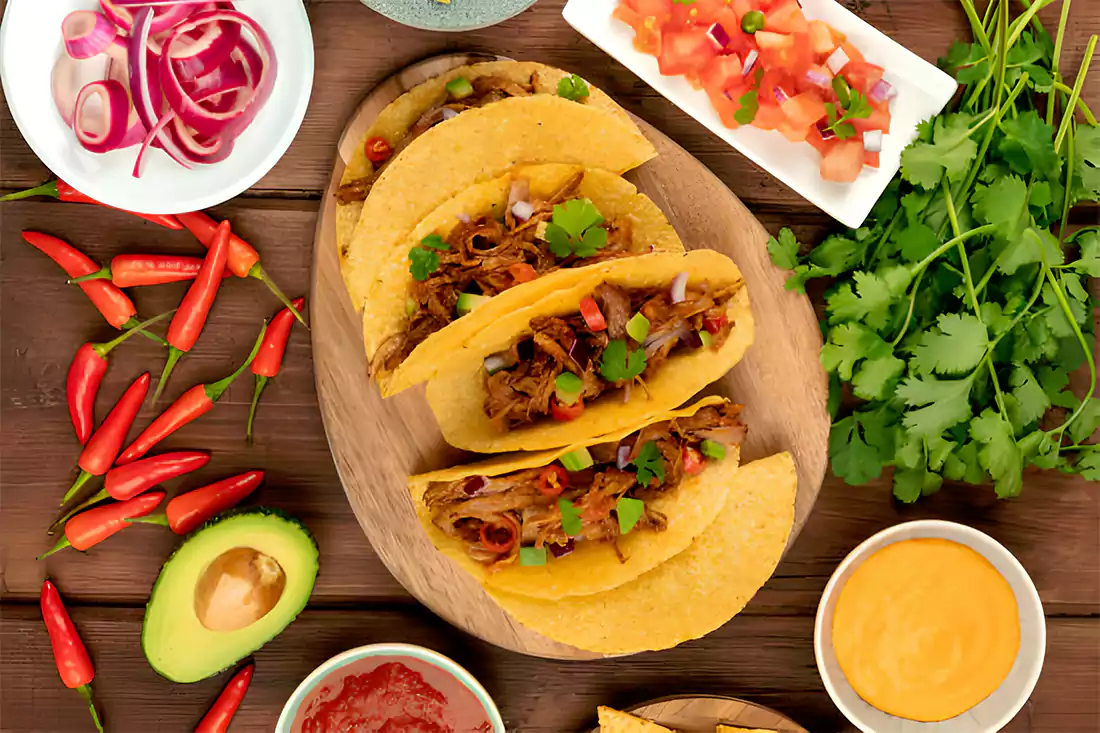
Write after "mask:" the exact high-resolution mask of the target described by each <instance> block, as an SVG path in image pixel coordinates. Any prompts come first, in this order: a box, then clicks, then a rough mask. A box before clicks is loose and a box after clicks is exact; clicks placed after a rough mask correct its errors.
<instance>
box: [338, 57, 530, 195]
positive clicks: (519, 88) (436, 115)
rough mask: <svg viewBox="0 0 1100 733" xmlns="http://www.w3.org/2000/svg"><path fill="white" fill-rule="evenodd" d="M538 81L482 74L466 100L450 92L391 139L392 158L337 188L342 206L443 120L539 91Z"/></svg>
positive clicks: (366, 192) (367, 186)
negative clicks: (537, 88) (407, 128)
mask: <svg viewBox="0 0 1100 733" xmlns="http://www.w3.org/2000/svg"><path fill="white" fill-rule="evenodd" d="M537 83H538V79H537V75H536V74H531V78H530V79H529V80H528V81H527V82H526V83H522V84H521V83H517V82H514V81H512V80H511V79H506V78H504V77H502V76H481V77H478V78H476V79H474V80H473V81H471V82H470V84H471V86H472V87H473V90H474V91H473V94H470V95H469V96H466V97H463V98H462V99H453V98H451V95H450V94H448V95H447V96H446V97H444V99H443V100H441V101H440V102H438V103H436V104H434V105H432V106H431V107H430V108H429V109H428V110H427V111H426V112H425V113H424V114H422V115H420V119H418V120H417V121H416V122H415V123H414V124H413V126H412V127H410V128H409V130H408V132H406V133H405V135H404V136H403V137H402V138H401V139H399V140H391V141H390V144H391V145H392V146H393V152H392V153H391V154H390V157H389V158H387V159H386V160H385V161H383V162H382V163H381V164H378V165H375V166H374V170H372V171H371V172H370V174H368V175H367V176H365V177H363V178H358V179H356V180H354V181H349V182H348V183H345V184H343V185H341V186H340V187H339V188H337V189H336V201H337V202H338V203H339V204H341V205H344V204H350V203H352V202H353V201H365V200H366V198H367V194H369V193H370V189H371V186H373V185H374V182H375V181H377V180H378V177H379V176H381V175H382V171H384V170H385V169H386V166H388V165H389V163H390V161H391V160H393V159H394V158H396V157H397V155H398V153H400V152H401V151H402V150H404V149H405V148H407V147H408V146H409V144H410V143H411V142H412V141H413V140H415V139H416V138H418V137H420V136H421V135H423V134H424V133H425V132H427V131H428V130H430V129H432V128H433V127H435V126H436V125H438V124H439V123H440V122H443V120H446V119H449V118H450V117H452V116H453V114H458V113H460V112H463V111H465V110H468V109H473V108H475V107H484V106H485V105H487V104H492V103H493V102H498V101H500V100H502V99H507V98H509V97H528V96H530V95H532V94H534V93H535V85H536V84H537ZM448 110H449V111H448ZM452 113H453V114H452Z"/></svg>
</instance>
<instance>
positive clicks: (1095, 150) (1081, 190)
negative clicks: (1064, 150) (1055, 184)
mask: <svg viewBox="0 0 1100 733" xmlns="http://www.w3.org/2000/svg"><path fill="white" fill-rule="evenodd" d="M1074 134H1075V138H1074V152H1075V153H1076V160H1075V161H1074V165H1073V193H1072V197H1071V199H1070V200H1071V201H1072V202H1073V203H1076V202H1078V201H1100V127H1091V126H1089V125H1079V126H1078V127H1077V129H1076V132H1075V133H1074Z"/></svg>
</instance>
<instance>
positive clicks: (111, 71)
mask: <svg viewBox="0 0 1100 733" xmlns="http://www.w3.org/2000/svg"><path fill="white" fill-rule="evenodd" d="M121 54H122V55H121V56H120V57H112V58H111V60H110V62H109V63H108V65H107V78H108V79H114V80H115V81H117V82H118V83H119V84H121V85H122V86H123V88H124V89H126V96H127V102H126V103H127V104H128V105H129V115H128V116H127V118H126V135H125V136H124V137H123V138H122V142H120V143H119V144H118V148H116V150H121V149H123V148H131V147H133V146H134V145H140V144H141V142H142V141H143V140H144V139H145V132H146V130H145V125H143V124H141V118H140V117H138V113H137V110H136V109H134V102H133V99H132V98H131V97H130V69H129V64H128V63H127V54H126V50H125V47H123V50H122V52H121Z"/></svg>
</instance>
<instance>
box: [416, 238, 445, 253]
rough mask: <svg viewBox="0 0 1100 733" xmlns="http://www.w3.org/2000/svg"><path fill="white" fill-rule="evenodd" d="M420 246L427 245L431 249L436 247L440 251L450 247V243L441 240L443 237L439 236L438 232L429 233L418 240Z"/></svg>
mask: <svg viewBox="0 0 1100 733" xmlns="http://www.w3.org/2000/svg"><path fill="white" fill-rule="evenodd" d="M420 246H421V247H429V248H431V249H438V250H441V251H443V250H449V249H450V248H451V245H449V244H447V243H446V242H445V241H443V237H441V236H439V235H438V234H429V235H428V236H426V237H424V238H423V239H421V240H420Z"/></svg>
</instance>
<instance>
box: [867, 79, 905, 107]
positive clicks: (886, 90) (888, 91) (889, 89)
mask: <svg viewBox="0 0 1100 733" xmlns="http://www.w3.org/2000/svg"><path fill="white" fill-rule="evenodd" d="M867 96H868V97H870V98H871V101H872V102H885V101H886V100H887V99H893V98H894V97H896V96H898V90H897V89H894V85H893V84H891V83H890V82H888V81H886V80H885V79H879V80H878V81H876V82H875V83H874V84H873V85H871V91H869V92H867Z"/></svg>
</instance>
